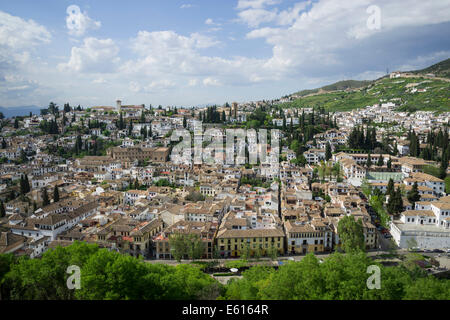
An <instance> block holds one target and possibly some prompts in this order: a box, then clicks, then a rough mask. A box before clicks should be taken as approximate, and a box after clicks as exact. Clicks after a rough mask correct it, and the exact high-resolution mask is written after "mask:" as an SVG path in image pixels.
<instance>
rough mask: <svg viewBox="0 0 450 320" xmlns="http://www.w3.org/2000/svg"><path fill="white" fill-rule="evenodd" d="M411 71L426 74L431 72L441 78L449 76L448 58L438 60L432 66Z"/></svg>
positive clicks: (449, 62) (449, 63) (449, 61)
mask: <svg viewBox="0 0 450 320" xmlns="http://www.w3.org/2000/svg"><path fill="white" fill-rule="evenodd" d="M411 73H415V74H423V75H425V74H428V73H432V74H434V75H435V76H436V77H441V78H450V58H449V59H447V60H444V61H441V62H438V63H436V64H433V65H432V66H430V67H428V68H425V69H422V70H416V71H411Z"/></svg>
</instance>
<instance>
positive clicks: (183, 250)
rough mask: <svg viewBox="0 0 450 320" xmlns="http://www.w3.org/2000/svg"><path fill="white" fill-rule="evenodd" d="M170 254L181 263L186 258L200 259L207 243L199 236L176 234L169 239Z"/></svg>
mask: <svg viewBox="0 0 450 320" xmlns="http://www.w3.org/2000/svg"><path fill="white" fill-rule="evenodd" d="M169 245H170V252H171V253H172V256H173V257H174V258H175V259H176V260H177V261H178V262H180V261H181V259H182V258H183V257H184V256H187V257H189V259H191V260H195V259H199V258H201V257H202V256H203V253H204V252H205V243H204V242H203V241H202V239H201V238H200V237H199V236H198V235H197V234H181V233H174V234H172V235H171V236H170V237H169Z"/></svg>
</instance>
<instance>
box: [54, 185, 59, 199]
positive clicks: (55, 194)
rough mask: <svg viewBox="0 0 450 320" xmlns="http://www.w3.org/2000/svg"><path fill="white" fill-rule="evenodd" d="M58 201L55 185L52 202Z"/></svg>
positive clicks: (57, 191)
mask: <svg viewBox="0 0 450 320" xmlns="http://www.w3.org/2000/svg"><path fill="white" fill-rule="evenodd" d="M58 201H59V190H58V186H56V185H55V188H54V189H53V203H55V202H58Z"/></svg>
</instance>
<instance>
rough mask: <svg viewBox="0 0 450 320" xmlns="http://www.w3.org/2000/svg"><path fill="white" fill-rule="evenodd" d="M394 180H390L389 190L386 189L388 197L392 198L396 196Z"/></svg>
mask: <svg viewBox="0 0 450 320" xmlns="http://www.w3.org/2000/svg"><path fill="white" fill-rule="evenodd" d="M394 191H395V189H394V180H392V178H390V179H389V182H388V185H387V189H386V195H388V196H389V197H392V196H393V194H394Z"/></svg>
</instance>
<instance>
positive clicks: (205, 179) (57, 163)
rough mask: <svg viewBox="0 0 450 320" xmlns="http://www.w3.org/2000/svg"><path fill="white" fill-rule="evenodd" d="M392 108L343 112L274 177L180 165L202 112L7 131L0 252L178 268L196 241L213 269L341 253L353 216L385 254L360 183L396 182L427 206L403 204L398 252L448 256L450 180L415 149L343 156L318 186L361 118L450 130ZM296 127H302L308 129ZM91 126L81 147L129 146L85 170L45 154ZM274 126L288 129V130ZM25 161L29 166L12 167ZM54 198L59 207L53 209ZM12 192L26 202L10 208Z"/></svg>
mask: <svg viewBox="0 0 450 320" xmlns="http://www.w3.org/2000/svg"><path fill="white" fill-rule="evenodd" d="M262 105H265V104H264V103H263V102H258V103H249V104H239V105H238V104H235V103H234V104H233V105H232V106H230V107H223V108H219V110H218V111H219V112H222V111H223V112H224V113H226V115H227V118H228V119H229V120H230V122H243V121H245V119H246V118H247V115H248V113H249V112H252V111H253V110H255V108H257V107H260V106H262ZM392 108H393V105H392V104H391V103H384V104H381V105H376V106H372V107H368V108H365V109H360V110H357V111H351V112H340V113H336V114H335V115H334V117H336V120H337V123H338V125H339V129H329V130H327V131H325V132H322V133H319V134H316V135H315V136H314V142H313V141H311V142H310V143H308V148H309V149H308V150H307V151H306V152H305V153H304V156H305V159H306V162H307V164H306V166H304V167H301V166H299V165H296V164H295V163H294V162H292V161H291V160H293V159H295V157H296V153H295V150H290V149H289V148H288V147H283V148H282V150H281V153H282V154H285V155H286V160H285V161H282V162H281V163H280V164H279V166H277V167H276V168H272V167H271V165H270V163H269V164H268V163H260V164H258V165H253V166H250V167H247V166H246V167H244V166H242V165H227V164H206V163H204V164H189V163H178V162H174V161H172V159H171V147H170V145H171V142H170V140H169V138H168V133H170V132H171V131H172V130H174V129H177V128H184V127H186V128H187V129H192V128H193V125H194V121H195V118H196V117H197V116H198V113H199V112H201V111H202V110H201V109H192V110H191V109H179V110H177V112H176V113H174V112H171V115H170V116H169V115H167V110H164V109H162V108H161V109H159V108H158V109H156V108H155V109H153V110H152V113H151V114H148V112H147V111H148V110H147V109H146V108H145V106H143V105H140V106H125V105H122V104H121V101H117V104H116V106H115V107H93V108H91V109H90V110H89V111H87V110H81V111H76V110H71V111H70V112H66V113H65V118H67V119H73V121H72V122H71V123H70V125H69V126H68V125H67V124H65V123H63V120H62V119H60V118H56V121H58V124H59V127H60V129H61V135H59V136H58V138H56V136H55V135H49V134H48V135H42V134H40V135H36V134H34V133H36V132H40V128H39V124H40V123H41V122H42V121H44V120H47V121H50V120H51V119H55V116H54V115H52V114H50V115H41V116H33V117H30V118H25V119H24V120H23V121H21V124H20V125H21V126H23V128H24V129H26V130H28V134H26V135H21V136H16V135H14V131H15V130H14V129H10V128H8V127H5V128H4V129H3V131H2V135H3V139H4V141H5V143H4V148H3V149H1V150H0V153H1V156H2V157H3V158H5V160H4V161H3V163H2V164H1V165H0V199H1V200H2V201H3V203H4V206H5V213H6V217H5V218H2V219H3V220H2V221H3V224H2V225H1V228H2V233H1V237H0V252H14V253H16V254H18V255H20V254H26V255H30V256H31V257H37V256H39V255H41V254H42V253H43V252H45V250H47V249H48V248H52V247H55V246H58V245H62V246H65V245H70V244H71V243H73V241H85V242H89V243H96V244H98V245H99V246H101V247H104V248H109V249H111V250H116V251H119V252H123V253H127V254H130V255H133V256H143V257H145V258H147V259H173V255H172V252H173V248H171V246H170V244H171V241H170V238H171V235H173V234H187V235H190V234H195V235H197V236H198V237H199V238H200V239H201V240H202V241H203V242H204V255H203V257H204V258H213V257H223V258H227V257H239V256H242V255H243V254H244V251H245V252H249V253H250V254H253V255H255V254H261V255H269V254H273V253H274V252H276V253H277V254H279V255H283V254H306V253H310V252H312V253H320V252H331V251H333V250H337V249H338V248H339V247H340V246H341V244H342V242H341V240H340V238H339V232H338V224H339V221H340V219H342V218H344V217H346V216H353V217H355V219H360V220H361V221H362V224H363V231H364V240H365V246H366V248H367V249H377V248H379V240H380V239H379V238H380V233H379V232H378V230H377V226H376V225H375V224H374V222H373V219H372V217H371V216H370V214H369V212H368V207H369V204H368V200H367V199H365V197H363V196H362V194H361V184H362V182H363V181H364V180H367V181H368V182H369V183H370V184H371V185H372V186H373V188H379V189H380V190H381V191H383V192H384V191H385V190H386V188H387V183H388V181H389V179H390V178H393V179H394V181H395V183H396V185H400V186H403V188H404V189H405V190H406V191H408V190H409V189H410V188H412V185H413V184H414V183H415V182H417V184H418V186H419V187H418V190H419V193H420V195H421V200H420V201H419V202H416V203H415V204H414V206H413V205H412V204H411V203H409V202H408V201H407V199H404V200H405V201H404V211H403V212H402V213H401V215H400V218H398V219H393V220H392V221H391V226H390V232H391V234H392V236H393V238H394V240H395V241H396V243H397V244H398V246H400V247H402V248H404V247H406V246H407V245H408V243H409V240H410V239H412V238H414V239H415V241H416V242H417V243H418V246H420V247H428V248H448V247H450V201H449V197H448V196H446V191H445V184H444V181H443V180H441V179H438V178H435V177H434V176H431V175H429V174H426V173H423V168H424V167H425V166H428V165H433V164H434V163H433V162H432V161H425V160H423V159H419V158H414V157H410V156H407V154H408V150H407V148H408V142H407V141H405V139H404V138H403V137H401V136H399V137H397V138H398V143H397V148H398V152H396V155H393V154H372V155H371V157H372V158H371V159H372V162H373V163H378V164H379V162H378V158H379V157H382V159H381V160H382V165H381V166H379V165H374V166H373V167H372V168H367V167H366V166H365V164H366V163H367V158H368V155H367V154H358V153H348V152H333V155H332V158H331V159H329V162H330V163H332V164H339V168H340V174H339V175H337V176H336V177H332V176H329V177H325V178H324V179H323V180H325V181H322V182H317V181H316V182H312V181H313V180H314V179H317V177H316V178H315V174H316V172H317V168H318V167H319V166H320V164H321V162H323V161H325V157H326V151H325V149H326V145H327V144H330V146H331V148H332V151H335V150H336V149H337V148H339V147H340V146H345V145H346V143H347V139H348V136H349V133H350V131H351V129H352V128H353V127H354V126H355V125H358V124H362V123H363V119H372V120H373V121H388V122H392V123H394V122H395V123H396V124H397V125H398V126H399V128H400V127H402V128H405V127H410V126H412V127H413V128H415V130H416V132H417V133H419V134H421V133H423V134H425V133H426V130H425V129H424V128H431V127H433V126H436V125H439V123H448V120H449V114H448V113H447V114H441V115H439V116H434V115H432V114H427V113H416V114H414V115H413V116H406V115H405V114H402V113H397V112H394V111H393V110H392ZM172 111H173V110H172ZM120 113H121V114H122V117H123V119H124V121H125V123H128V122H129V121H130V120H133V121H135V123H134V124H133V126H132V129H131V131H132V133H131V136H130V133H129V132H128V131H129V130H130V129H129V128H126V129H120V130H119V128H117V121H118V115H119V114H120ZM288 113H289V111H288ZM419 118H420V121H419V120H418V119H419ZM289 119H290V121H291V120H292V123H293V124H294V125H296V124H297V125H298V118H294V116H293V115H291V118H289ZM382 119H383V120H382ZM89 120H91V121H94V120H96V121H101V122H103V123H106V128H105V130H100V129H99V128H92V129H89V130H90V131H89V133H86V134H83V135H82V136H81V139H82V140H83V141H85V140H89V139H91V138H92V135H95V136H98V137H101V138H102V139H104V140H105V141H119V140H120V141H121V143H120V145H117V146H113V147H110V148H108V150H106V152H105V154H104V155H96V156H84V157H80V158H75V159H73V158H69V159H66V158H64V157H62V156H61V155H58V154H55V153H49V152H48V151H47V150H49V147H51V146H55V147H61V146H65V147H68V148H73V147H74V146H75V144H76V140H77V135H78V134H77V133H76V132H72V131H71V130H70V127H71V126H76V125H81V124H84V125H87V122H88V121H89ZM273 121H274V124H276V125H278V126H280V123H278V122H279V119H274V120H273ZM419 123H420V125H418V124H419ZM281 125H283V124H282V123H281ZM397 125H396V126H397ZM423 126H425V127H423ZM143 129H145V130H150V131H151V134H150V136H148V137H147V138H143V137H142V130H143ZM390 129H392V130H394V131H395V130H396V127H395V126H394V127H392V128H390ZM399 130H400V129H399ZM106 131H107V132H106ZM150 131H149V132H150ZM379 134H383V132H379ZM378 138H380V137H378ZM380 140H381V138H380ZM21 157H26V160H27V161H24V162H23V163H20V164H17V163H13V161H15V160H17V159H19V158H21ZM388 162H389V163H390V168H387V164H388ZM25 175H26V176H27V177H28V179H29V181H30V191H29V192H27V193H26V194H22V195H20V196H18V194H19V193H20V190H19V180H21V177H23V176H25ZM242 181H253V182H252V184H246V183H243V182H242ZM254 181H256V182H257V183H254ZM43 188H45V189H46V190H48V196H49V197H50V203H49V204H47V205H43V204H42V202H43V194H42V190H43ZM55 189H57V190H59V199H54V198H53V195H52V191H53V190H55ZM11 192H12V193H15V195H16V196H13V197H11Z"/></svg>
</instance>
